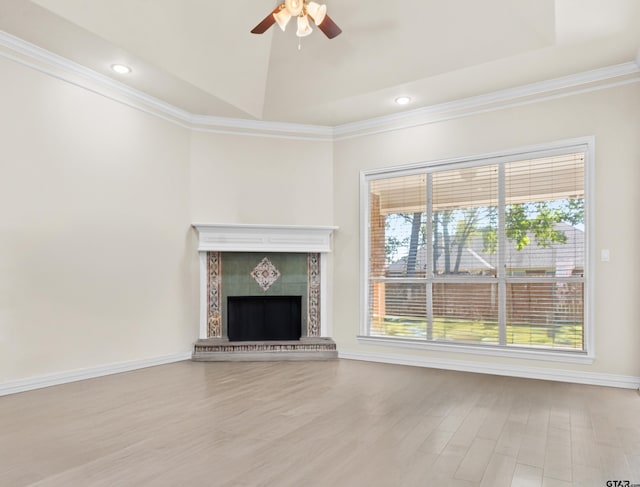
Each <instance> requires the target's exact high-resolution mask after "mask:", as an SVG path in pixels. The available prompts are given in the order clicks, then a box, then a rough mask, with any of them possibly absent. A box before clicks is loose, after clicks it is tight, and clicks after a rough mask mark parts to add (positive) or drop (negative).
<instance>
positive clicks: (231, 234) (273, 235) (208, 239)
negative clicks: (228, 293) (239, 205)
mask: <svg viewBox="0 0 640 487" xmlns="http://www.w3.org/2000/svg"><path fill="white" fill-rule="evenodd" d="M192 226H193V227H194V228H196V229H197V230H198V236H199V242H198V251H200V252H331V244H332V235H333V232H334V231H335V230H337V229H338V227H332V226H308V225H305V226H297V225H257V224H224V223H194V224H193V225H192Z"/></svg>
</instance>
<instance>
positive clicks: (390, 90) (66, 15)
mask: <svg viewBox="0 0 640 487" xmlns="http://www.w3.org/2000/svg"><path fill="white" fill-rule="evenodd" d="M325 1H326V4H327V7H328V13H329V15H330V16H331V18H332V19H333V20H334V21H335V22H336V23H337V24H338V25H339V26H340V27H341V28H342V30H343V33H342V34H341V35H340V36H338V37H336V38H335V39H333V40H329V39H327V38H326V37H325V36H324V35H323V34H322V33H321V32H320V31H318V30H316V31H314V32H313V34H311V36H309V37H305V38H303V39H302V40H301V49H300V50H299V49H298V38H297V37H296V36H295V32H294V30H295V29H293V27H291V26H290V27H289V29H287V31H286V32H284V33H283V32H281V31H280V30H279V29H278V28H277V26H274V27H272V28H271V29H269V31H267V33H266V34H264V35H253V34H250V33H249V31H250V30H251V28H252V27H253V26H254V25H255V24H257V23H258V22H259V21H260V20H262V19H263V18H264V17H265V16H266V14H267V13H268V12H269V11H270V10H272V9H273V8H274V7H275V6H276V5H277V4H278V2H277V1H274V0H233V1H218V0H32V1H28V0H0V30H4V31H5V32H8V33H9V34H12V35H15V36H17V37H20V38H22V39H24V40H26V41H28V42H31V43H33V44H36V45H37V46H40V47H42V48H44V49H46V50H49V51H51V52H53V53H56V54H59V55H61V56H63V57H66V58H68V59H70V60H72V61H75V62H77V63H80V64H82V65H84V66H86V67H89V68H91V69H93V70H95V71H97V72H99V73H102V74H105V75H108V76H110V77H113V78H116V79H118V80H119V81H121V82H124V83H126V84H128V85H130V86H131V87H133V88H136V89H138V90H141V91H143V92H145V93H147V94H149V95H152V96H154V97H157V98H159V99H161V100H164V101H166V102H168V103H171V104H173V105H175V106H177V107H179V108H182V109H184V110H187V111H189V112H191V113H194V114H201V115H213V116H220V117H232V118H242V119H250V120H269V121H283V122H295V123H306V124H318V125H338V124H343V123H347V122H352V121H357V120H362V119H366V118H371V117H375V116H380V115H386V114H392V113H396V112H398V111H401V110H403V109H404V110H406V109H413V108H418V107H423V106H428V105H433V104H436V103H442V102H446V101H451V100H455V99H460V98H466V97H470V96H474V95H479V94H483V93H488V92H492V91H496V90H500V89H506V88H511V87H515V86H521V85H525V84H529V83H533V82H537V81H542V80H546V79H551V78H557V77H561V76H565V75H570V74H574V73H579V72H583V71H587V70H591V69H596V68H599V67H606V66H612V65H616V64H620V63H624V62H629V61H633V60H634V59H635V58H636V56H637V52H638V48H639V47H640V28H639V26H640V2H638V1H637V0H518V1H517V2H514V1H513V0H484V1H482V2H478V1H477V0H447V1H443V0H437V1H436V0H407V1H405V2H386V3H383V2H373V1H372V0H325ZM113 63H124V64H128V65H129V66H131V67H132V68H133V72H132V73H131V74H129V75H126V76H118V75H116V74H115V73H113V72H112V71H111V70H110V66H111V65H112V64H113ZM399 95H409V96H411V97H412V103H411V104H410V105H409V106H407V107H404V108H401V107H399V106H397V105H396V104H395V103H394V99H395V98H396V97H397V96H399Z"/></svg>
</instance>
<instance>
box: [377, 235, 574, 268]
mask: <svg viewBox="0 0 640 487" xmlns="http://www.w3.org/2000/svg"><path fill="white" fill-rule="evenodd" d="M555 229H556V230H558V231H561V232H563V233H564V234H565V235H566V237H567V240H566V242H565V243H553V244H551V245H549V246H548V247H542V246H540V245H538V243H537V241H536V239H535V237H534V236H533V234H529V235H528V236H529V239H530V242H531V243H530V244H529V245H527V246H526V247H524V248H523V249H522V250H517V249H516V245H515V242H514V241H512V240H508V243H507V246H506V247H507V248H506V256H505V257H506V258H505V263H506V265H507V268H510V269H538V270H539V269H549V270H553V271H554V272H555V274H556V275H562V274H566V275H571V272H572V271H573V270H574V269H582V268H584V231H582V230H580V229H579V228H576V227H573V226H571V225H568V224H566V223H558V224H556V225H555ZM456 254H457V248H456V247H454V248H453V249H452V251H451V267H452V268H453V266H454V265H455V262H456V258H457V255H456ZM497 260H498V256H497V254H496V253H488V252H485V251H484V240H483V238H482V237H481V236H474V237H471V238H470V239H469V240H468V241H467V242H466V246H465V248H464V249H463V251H462V255H461V257H460V268H459V272H460V273H471V274H478V273H491V272H492V271H493V270H495V268H496V266H497ZM416 261H417V262H416V268H417V269H420V270H425V269H426V267H427V249H426V248H425V247H424V246H423V247H420V248H419V249H418V254H417V257H416ZM406 266H407V257H406V256H404V257H402V258H401V259H398V260H396V261H395V262H392V263H391V264H390V265H389V266H387V272H388V273H390V274H396V273H397V274H404V273H405V271H406ZM437 270H438V271H439V272H444V257H443V256H442V255H441V256H440V258H439V259H438V265H437Z"/></svg>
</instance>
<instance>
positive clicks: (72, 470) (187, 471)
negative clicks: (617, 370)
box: [0, 360, 640, 487]
mask: <svg viewBox="0 0 640 487" xmlns="http://www.w3.org/2000/svg"><path fill="white" fill-rule="evenodd" d="M609 479H624V480H629V481H630V482H631V483H639V484H640V396H639V395H638V394H637V392H636V391H631V390H622V389H613V388H605V387H592V386H581V385H571V384H564V383H554V382H544V381H536V380H527V379H514V378H505V377H494V376H487V375H479V374H468V373H458V372H451V371H439V370H430V369H424V368H413V367H403V366H394V365H384V364H374V363H364V362H355V361H347V360H339V361H332V362H284V363H196V362H180V363H176V364H171V365H165V366H160V367H153V368H149V369H144V370H139V371H135V372H129V373H125V374H119V375H113V376H108V377H102V378H99V379H93V380H87V381H82V382H76V383H72V384H66V385H62V386H56V387H50V388H47V389H41V390H37V391H31V392H26V393H22V394H16V395H13V396H5V397H0V486H3V487H8V486H11V487H13V486H23V485H37V486H65V487H69V486H85V485H86V486H88V485H91V486H145V485H151V486H225V487H227V486H228V487H231V486H234V487H235V486H239V487H244V486H277V487H281V486H282V487H289V486H290V487H294V486H295V487H298V486H329V487H336V486H347V487H351V486H354V487H359V486H367V487H369V486H434V487H440V486H465V487H470V486H482V487H485V486H490V487H500V486H509V485H517V486H544V487H560V486H570V485H584V486H594V487H596V486H598V487H604V486H605V485H606V481H607V480H609Z"/></svg>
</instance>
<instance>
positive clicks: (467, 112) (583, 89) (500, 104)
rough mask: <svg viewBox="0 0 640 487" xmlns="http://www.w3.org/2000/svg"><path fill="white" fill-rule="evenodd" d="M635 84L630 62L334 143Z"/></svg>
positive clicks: (358, 125) (480, 98) (360, 129)
mask: <svg viewBox="0 0 640 487" xmlns="http://www.w3.org/2000/svg"><path fill="white" fill-rule="evenodd" d="M638 56H639V58H640V52H639V54H638ZM636 82H640V59H639V60H638V63H636V62H627V63H623V64H618V65H614V66H608V67H605V68H598V69H594V70H590V71H585V72H582V73H576V74H572V75H568V76H563V77H560V78H554V79H550V80H545V81H540V82H537V83H531V84H527V85H522V86H517V87H514V88H508V89H504V90H499V91H494V92H491V93H486V94H483V95H477V96H472V97H469V98H463V99H460V100H454V101H450V102H445V103H439V104H436V105H431V106H427V107H423V108H416V109H414V110H409V111H405V112H401V113H396V114H393V115H384V116H381V117H375V118H370V119H367V120H362V121H358V122H352V123H346V124H342V125H337V126H335V127H334V140H343V139H350V138H355V137H363V136H367V135H375V134H378V133H383V132H389V131H394V130H400V129H405V128H410V127H415V126H419V125H427V124H430V123H436V122H442V121H445V120H450V119H453V118H461V117H468V116H471V115H476V114H478V113H484V112H488V111H495V110H502V109H505V108H510V107H514V106H521V105H526V104H531V103H539V102H541V101H545V100H550V99H555V98H563V97H567V96H572V95H577V94H581V93H588V92H591V91H597V90H602V89H607V88H612V87H615V86H621V85H625V84H629V83H636Z"/></svg>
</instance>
